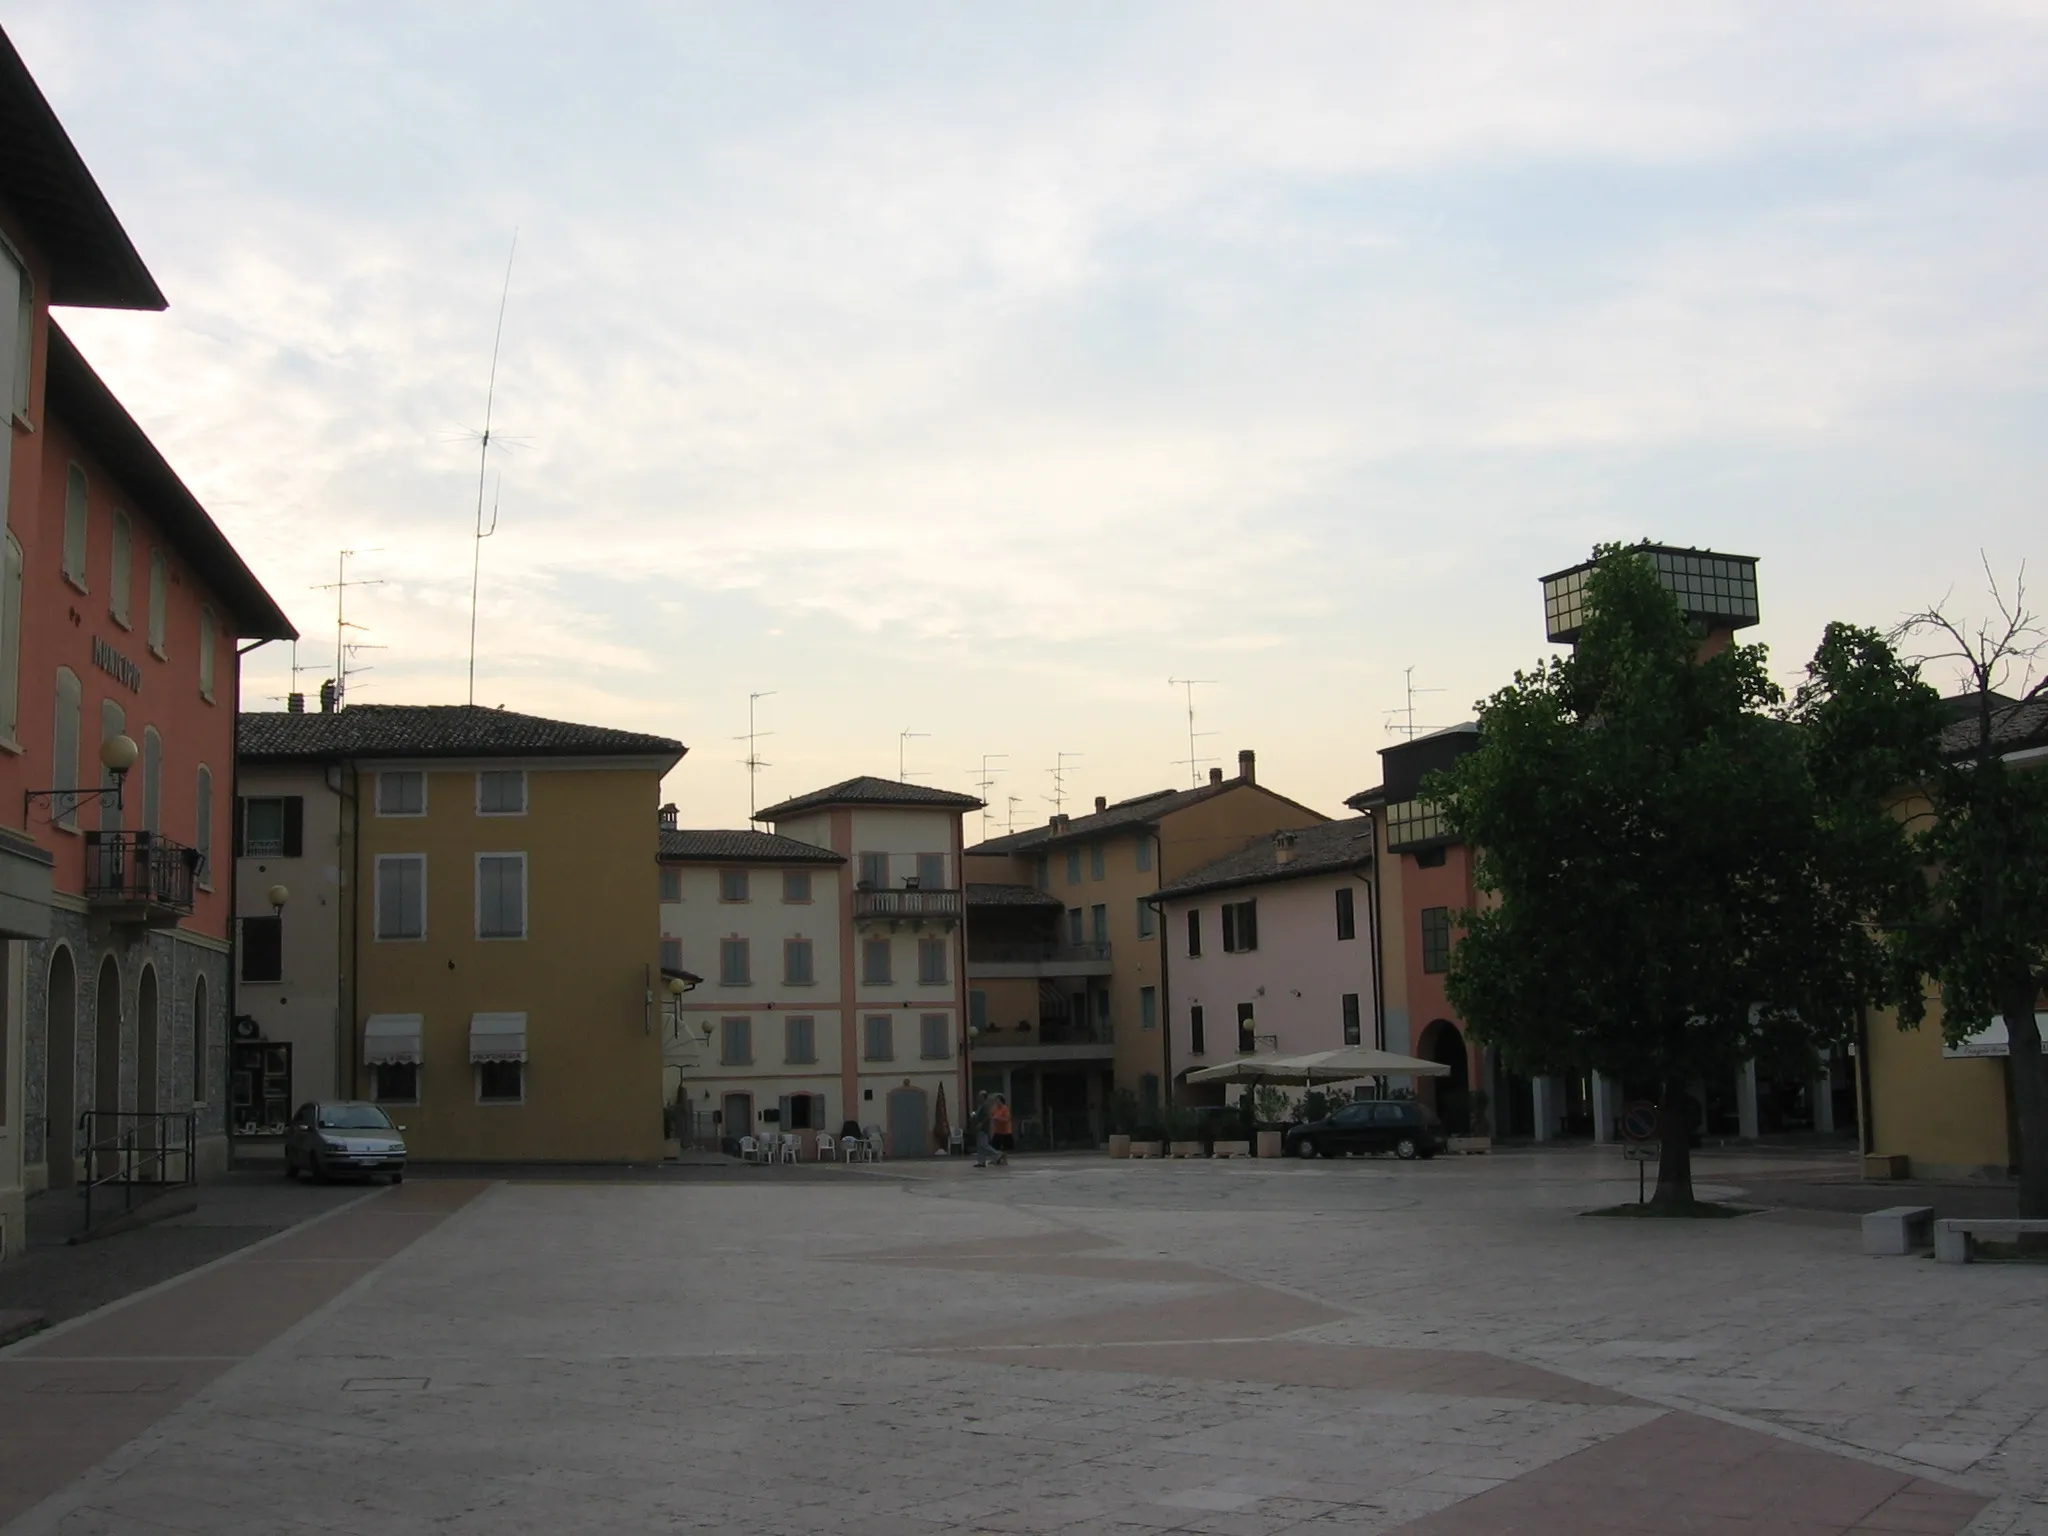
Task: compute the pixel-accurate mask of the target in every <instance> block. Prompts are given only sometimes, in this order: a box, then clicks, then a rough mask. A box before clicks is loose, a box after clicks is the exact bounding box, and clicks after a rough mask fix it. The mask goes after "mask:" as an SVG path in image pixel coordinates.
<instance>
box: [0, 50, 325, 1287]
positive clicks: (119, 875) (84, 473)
mask: <svg viewBox="0 0 2048 1536" xmlns="http://www.w3.org/2000/svg"><path fill="white" fill-rule="evenodd" d="M0 122H4V124H5V140H6V145H7V152H6V154H5V155H4V156H0V359H4V363H0V378H4V380H5V384H6V387H7V390H8V395H9V400H8V407H9V410H8V415H9V422H10V425H9V427H8V430H7V431H6V432H4V433H0V495H4V503H5V504H4V512H5V537H4V540H0V933H4V938H5V943H4V946H0V952H4V963H5V977H4V982H0V996H4V999H5V1011H4V1014H0V1256H4V1254H5V1253H6V1252H8V1251H11V1250H12V1249H13V1248H14V1247H15V1246H17V1234H18V1233H19V1231H20V1222H21V1219H22V1206H23V1202H24V1199H25V1197H26V1196H27V1195H28V1194H31V1193H33V1192H35V1191H38V1190H41V1189H45V1188H66V1187H70V1186H72V1185H75V1184H76V1183H78V1181H80V1180H81V1179H84V1178H90V1177H95V1176H98V1175H99V1174H102V1173H106V1172H109V1171H110V1165H111V1162H112V1160H113V1159H112V1158H111V1156H110V1155H109V1154H106V1153H104V1152H102V1153H100V1154H99V1155H97V1156H95V1155H94V1154H93V1151H92V1149H93V1148H95V1147H100V1146H111V1145H116V1144H119V1143H120V1142H122V1141H124V1140H127V1141H129V1142H131V1143H132V1144H133V1145H134V1146H135V1147H136V1149H137V1150H138V1152H139V1153H140V1154H141V1155H142V1157H143V1159H144V1168H143V1176H144V1177H149V1178H159V1179H166V1180H175V1179H181V1178H184V1177H187V1176H189V1175H190V1174H192V1173H195V1172H204V1171H208V1170H210V1169H212V1168H215V1167H219V1166H222V1165H223V1164H224V1163H225V1161H226V1140H225V1115H224V1111H223V1103H224V1088H225V1060H226V1017H227V1006H228V999H229V991H230V968H229V951H230V925H229V912H230V905H231V889H232V878H233V869H232V865H231V864H230V863H229V862H228V861H227V860H225V859H223V858H221V857H220V856H219V855H220V853H221V851H222V845H223V844H224V840H225V828H226V820H227V814H228V810H229V807H230V805H231V803H232V801H231V797H232V790H233V774H234V748H233V743H234V718H235V710H236V702H237V696H238V691H239V686H240V678H239V671H238V665H237V657H238V651H239V649H240V647H241V646H242V645H245V644H248V643H254V642H260V641H263V640H267V639H282V638H287V637H289V636H291V635H292V633H293V631H292V628H291V625H290V624H289V622H288V621H287V620H286V619H285V617H284V615H283V614H282V613H281V612H280V611H279V610H278V607H277V605H276V604H275V603H274V602H273V601H272V600H271V598H270V596H269V594H267V593H266V592H265V591H264V590H263V588H262V586H261V584H260V583H258V582H257V580H256V579H255V577H254V576H253V575H251V574H250V572H249V570H248V568H247V567H246V566H245V565H244V564H243V563H242V561H241V559H240V558H239V557H238V556H237V555H236V553H235V551H234V549H233V547H232V546H231V545H230V544H229V543H228V541H227V540H226V538H225V537H224V536H223V535H222V534H221V532H220V530H219V529H218V528H217V527H216V526H215V524H214V523H213V520H212V519H211V517H210V516H209V515H208V514H207V512H206V510H205V508H204V507H202V506H201V505H200V504H199V502H198V501H197V500H196V499H195V498H194V497H193V495H192V494H191V492H190V491H189V490H187V489H186V487H185V486H184V484H183V483H182V482H181V481H180V480H179V478H178V476H177V474H176V473H175V472H174V471H173V470H172V469H171V467H170V466H169V465H168V464H167V463H166V462H165V461H164V459H163V457H162V455H161V454H159V453H158V452H157V450H156V448H155V447H154V445H152V444H151V443H150V441H149V439H148V437H147V436H146V435H145V434H144V433H143V431H142V429H141V428H140V427H139V426H138V425H137V424H136V423H135V421H134V419H133V418H132V417H130V416H129V414H128V412H127V411H126V410H125V409H124V408H123V407H122V405H121V404H120V402H119V401H118V400H117V399H116V398H115V397H114V395H113V393H112V392H111V391H110V390H109V389H108V388H107V386H106V385H105V384H104V383H103V382H102V381H101V380H100V378H99V376H98V375H97V374H96V373H95V372H94V371H93V369H92V367H91V365H90V364H89V363H88V362H87V361H86V359H85V357H84V355H83V354H82V353H81V352H80V351H79V349H78V348H77V346H76V345H74V344H73V343H72V341H71V340H70V338H69V337H67V336H66V335H65V334H64V333H63V331H62V330H61V329H60V328H59V327H58V326H57V324H56V323H55V321H54V320H53V318H52V316H51V312H50V310H51V306H52V305H53V304H55V305H67V304H69V305H80V306H88V307H103V308H114V309H143V310H157V309H162V308H163V307H164V299H163V295H162V294H161V292H159V291H158V289H157V287H156V284H155V282H154V281H153V280H152V279H151V278H150V276H149V273H148V271H147V269H146V268H145V267H144V266H143V264H142V262H141V259H140V258H139V257H138V256H137V255H136V253H135V250H134V248H133V246H132V245H131V244H130V243H129V241H128V238H127V236H126V234H125V233H123V231H122V230H121V227H120V225H119V223H118V221H117V220H116V219H115V217H114V214H113V212H112V210H111V209H109V208H108V206H107V204H106V202H105V199H104V198H103V196H102V195H101V193H100V191H99V188H98V187H97V186H96V185H95V184H94V182H93V180H92V177H91V175H90V173H89V172H88V171H87V170H86V168H85V166H84V164H83V163H82V161H80V159H79V157H78V154H77V151H76V150H75V149H74V148H73V146H72V145H71V142H70V140H69V139H68V137H67V136H66V135H65V133H64V130H63V128H62V126H61V124H59V123H58V121H57V119H56V117H55V115H54V114H53V113H52V112H51V111H50V108H49V105H48V103H47V102H46V101H45V100H44V99H43V97H42V95H41V93H40V91H39V90H38V89H37V87H36V85H35V82H34V81H33V80H32V79H31V78H30V77H29V75H28V72H27V70H26V68H25V67H24V66H23V64H22V61H21V59H20V57H19V56H18V55H17V54H16V53H15V52H14V50H13V47H12V45H11V43H9V42H7V41H6V39H5V38H4V37H0ZM195 1165H196V1166H195Z"/></svg>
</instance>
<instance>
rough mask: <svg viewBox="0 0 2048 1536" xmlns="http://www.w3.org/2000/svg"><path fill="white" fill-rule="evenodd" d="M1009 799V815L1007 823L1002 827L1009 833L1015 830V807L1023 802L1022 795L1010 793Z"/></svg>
mask: <svg viewBox="0 0 2048 1536" xmlns="http://www.w3.org/2000/svg"><path fill="white" fill-rule="evenodd" d="M1009 801H1010V816H1009V822H1008V824H1007V825H1006V826H1005V827H1004V828H1003V831H1004V832H1005V833H1010V832H1014V831H1016V830H1017V807H1018V806H1020V805H1022V804H1023V803H1024V797H1023V796H1022V795H1011V796H1009Z"/></svg>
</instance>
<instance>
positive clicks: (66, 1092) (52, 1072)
mask: <svg viewBox="0 0 2048 1536" xmlns="http://www.w3.org/2000/svg"><path fill="white" fill-rule="evenodd" d="M48 980H49V985H48V987H47V989H46V990H45V991H44V993H43V998H44V1004H43V1012H44V1036H45V1038H44V1051H43V1167H44V1177H45V1178H46V1179H47V1180H48V1181H49V1186H50V1188H52V1189H69V1188H70V1187H71V1186H72V1185H73V1184H74V1183H76V1182H77V1181H78V1156H77V1151H76V1148H77V1146H78V1093H77V1082H78V962H77V961H76V960H74V959H73V958H72V956H71V946H70V945H68V944H59V945H57V946H56V948H55V949H53V950H52V951H51V952H50V970H49V978H48Z"/></svg>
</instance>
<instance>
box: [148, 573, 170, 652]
mask: <svg viewBox="0 0 2048 1536" xmlns="http://www.w3.org/2000/svg"><path fill="white" fill-rule="evenodd" d="M169 587H170V568H169V567H168V566H166V565H165V564H164V552H163V551H162V550H160V549H152V550H151V551H150V552H149V648H150V650H151V651H153V652H155V653H156V658H157V660H159V661H162V660H163V659H164V633H165V628H164V621H165V618H166V617H167V615H166V614H165V611H164V610H165V608H166V606H167V605H168V603H169V601H170V594H169Z"/></svg>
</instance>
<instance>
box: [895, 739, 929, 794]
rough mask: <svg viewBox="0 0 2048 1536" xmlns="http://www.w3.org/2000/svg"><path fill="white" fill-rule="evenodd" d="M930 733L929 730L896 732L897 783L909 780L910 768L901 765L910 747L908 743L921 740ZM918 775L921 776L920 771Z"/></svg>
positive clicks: (904, 782)
mask: <svg viewBox="0 0 2048 1536" xmlns="http://www.w3.org/2000/svg"><path fill="white" fill-rule="evenodd" d="M930 735H931V732H930V731H898V732H897V733H896V781H897V782H898V783H899V784H908V783H909V782H910V770H909V769H908V768H906V767H904V766H903V765H904V762H905V760H906V755H907V754H908V752H909V749H910V743H912V742H913V741H921V740H923V739H924V738H926V737H928V736H930ZM918 777H919V778H923V777H924V775H923V774H922V773H920V774H919V775H918Z"/></svg>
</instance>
